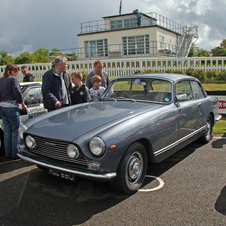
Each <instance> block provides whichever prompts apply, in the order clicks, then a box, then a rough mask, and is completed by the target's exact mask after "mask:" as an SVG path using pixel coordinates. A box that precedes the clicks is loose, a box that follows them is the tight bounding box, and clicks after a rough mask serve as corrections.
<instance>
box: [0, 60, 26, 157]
mask: <svg viewBox="0 0 226 226" xmlns="http://www.w3.org/2000/svg"><path fill="white" fill-rule="evenodd" d="M17 75H18V67H17V65H15V64H8V65H7V66H6V68H5V72H4V77H2V78H1V79H0V116H1V118H2V121H3V125H4V144H5V157H6V158H13V159H17V158H18V157H17V152H18V149H17V145H18V129H19V126H20V109H19V106H18V104H22V107H23V109H24V110H25V109H26V105H25V104H24V102H23V97H22V92H21V89H20V86H19V81H18V79H17Z"/></svg>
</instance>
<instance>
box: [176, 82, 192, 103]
mask: <svg viewBox="0 0 226 226" xmlns="http://www.w3.org/2000/svg"><path fill="white" fill-rule="evenodd" d="M176 96H177V99H179V100H180V101H182V100H183V101H188V100H193V99H194V98H193V95H192V89H191V84H190V81H181V82H178V83H177V84H176Z"/></svg>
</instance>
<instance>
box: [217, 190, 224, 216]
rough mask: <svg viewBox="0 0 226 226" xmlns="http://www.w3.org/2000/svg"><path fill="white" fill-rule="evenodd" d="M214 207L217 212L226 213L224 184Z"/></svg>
mask: <svg viewBox="0 0 226 226" xmlns="http://www.w3.org/2000/svg"><path fill="white" fill-rule="evenodd" d="M215 209H216V211H218V212H219V213H221V214H223V215H226V186H224V188H223V189H222V190H221V193H220V195H219V197H218V198H217V201H216V203H215Z"/></svg>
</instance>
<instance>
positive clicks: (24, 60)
mask: <svg viewBox="0 0 226 226" xmlns="http://www.w3.org/2000/svg"><path fill="white" fill-rule="evenodd" d="M14 63H15V64H31V63H34V60H33V56H32V54H31V53H29V52H27V51H25V52H22V53H21V54H20V56H17V57H15V59H14Z"/></svg>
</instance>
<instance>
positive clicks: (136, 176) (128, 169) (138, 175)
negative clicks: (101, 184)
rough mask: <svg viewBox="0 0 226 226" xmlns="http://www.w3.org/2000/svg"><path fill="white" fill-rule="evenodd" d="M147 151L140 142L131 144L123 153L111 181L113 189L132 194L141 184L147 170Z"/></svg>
mask: <svg viewBox="0 0 226 226" xmlns="http://www.w3.org/2000/svg"><path fill="white" fill-rule="evenodd" d="M147 162H148V161H147V153H146V150H145V148H144V146H143V145H142V144H141V143H138V142H137V143H134V144H132V145H131V146H130V147H129V149H128V150H127V151H126V153H125V154H124V156H123V158H122V160H121V162H120V164H119V168H118V172H117V176H116V178H114V179H113V180H112V181H111V186H112V188H113V189H114V190H116V191H117V192H120V193H124V194H133V193H135V192H136V191H138V190H139V188H140V187H141V186H142V184H143V181H144V178H145V175H146V171H147Z"/></svg>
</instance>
